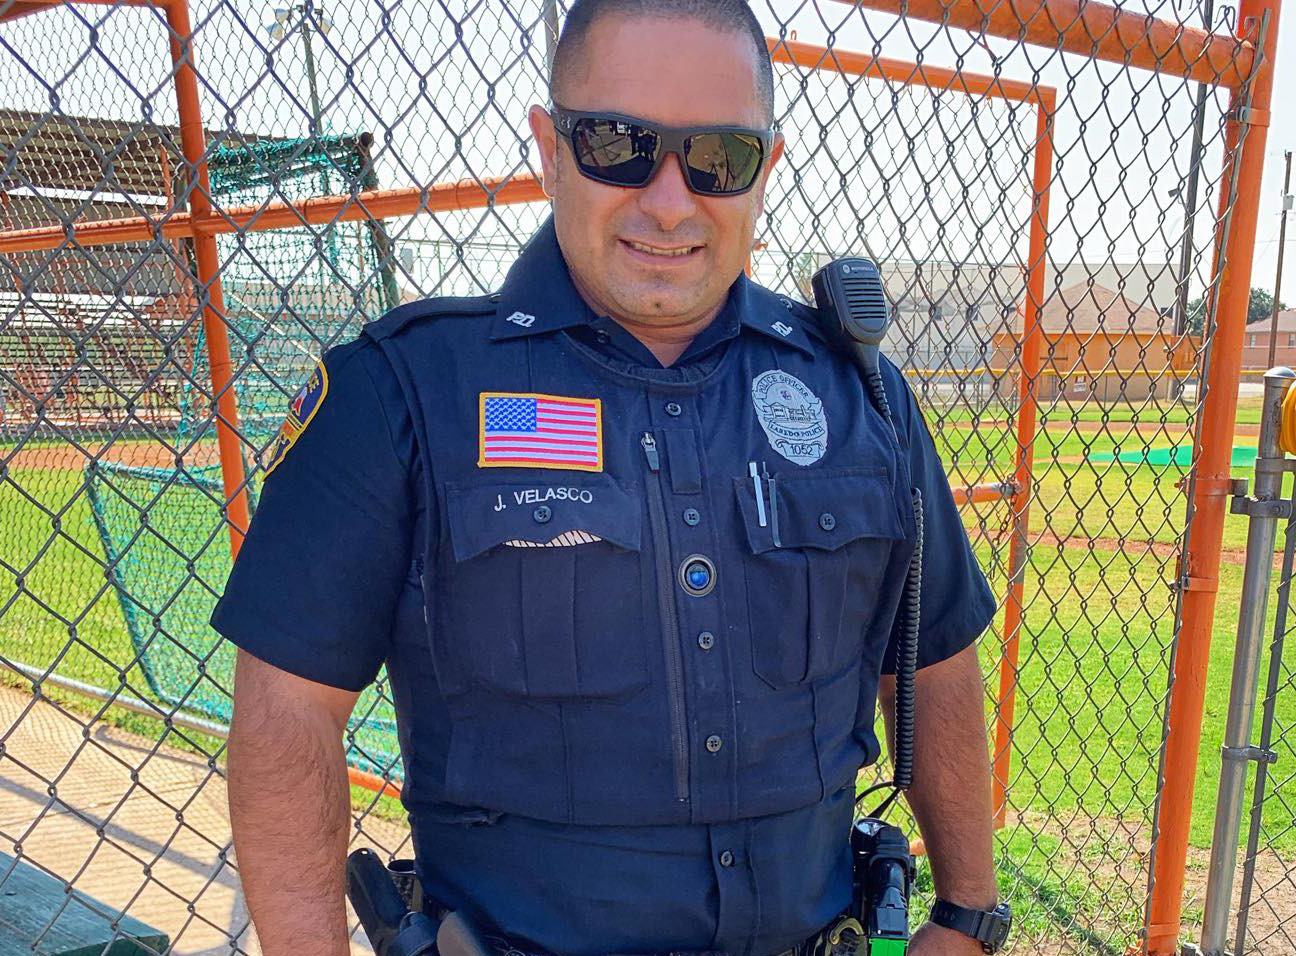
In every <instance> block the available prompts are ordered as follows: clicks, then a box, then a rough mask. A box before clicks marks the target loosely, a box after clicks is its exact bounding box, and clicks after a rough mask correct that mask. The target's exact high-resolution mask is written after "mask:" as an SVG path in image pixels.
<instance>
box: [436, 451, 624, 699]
mask: <svg viewBox="0 0 1296 956" xmlns="http://www.w3.org/2000/svg"><path fill="white" fill-rule="evenodd" d="M446 511H447V518H448V522H447V523H448V526H449V535H450V543H451V547H452V552H453V558H454V560H453V562H443V567H441V568H439V569H438V570H439V572H440V573H441V574H442V575H443V582H442V585H441V587H440V588H439V589H438V590H439V601H440V605H441V607H442V608H443V609H444V618H443V621H444V625H445V626H443V627H439V628H437V631H436V635H435V637H434V640H433V651H434V653H435V655H436V657H437V659H438V668H439V672H440V673H441V674H442V675H443V680H445V684H446V688H447V690H448V691H451V692H453V691H455V690H456V689H457V690H459V691H461V692H463V691H466V690H467V689H468V688H469V687H471V686H479V687H486V688H489V689H491V690H493V691H496V692H500V693H504V694H508V695H513V696H520V697H533V698H567V697H614V696H618V695H622V694H628V693H630V692H633V691H635V690H637V689H639V688H641V687H643V686H645V685H646V684H647V682H648V669H647V663H646V662H647V657H646V652H645V648H644V643H645V642H644V633H643V596H642V594H643V588H642V576H641V567H640V526H641V524H642V501H641V497H640V496H639V495H638V494H636V493H633V492H632V491H630V490H628V489H626V488H624V487H622V486H621V485H620V484H619V483H618V482H617V481H616V479H614V478H612V477H611V476H610V475H606V474H598V475H581V476H578V477H572V478H562V479H554V480H552V481H546V480H545V479H543V478H542V479H540V480H538V481H492V482H489V483H484V484H480V485H477V484H474V485H459V486H455V485H447V487H446ZM444 565H449V566H444ZM447 678H448V679H447Z"/></svg>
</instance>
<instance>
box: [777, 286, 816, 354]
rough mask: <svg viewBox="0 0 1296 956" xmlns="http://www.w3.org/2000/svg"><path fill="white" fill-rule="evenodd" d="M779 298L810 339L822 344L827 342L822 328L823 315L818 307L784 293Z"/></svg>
mask: <svg viewBox="0 0 1296 956" xmlns="http://www.w3.org/2000/svg"><path fill="white" fill-rule="evenodd" d="M779 298H780V299H781V300H782V301H783V307H784V308H785V309H787V310H788V311H789V312H791V313H792V314H793V315H795V316H796V317H797V319H799V320H800V322H801V325H802V327H803V328H805V330H806V333H807V334H808V335H809V336H810V337H811V338H812V339H814V340H815V341H817V342H819V343H820V344H823V345H827V344H828V335H827V333H826V332H824V328H823V316H822V315H821V314H820V312H819V310H818V309H816V308H815V307H814V306H810V305H806V304H805V303H804V302H798V301H796V300H795V299H790V298H788V297H787V296H785V295H781V296H779Z"/></svg>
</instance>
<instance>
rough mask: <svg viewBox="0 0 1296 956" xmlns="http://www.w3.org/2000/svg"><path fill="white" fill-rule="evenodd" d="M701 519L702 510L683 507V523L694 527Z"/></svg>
mask: <svg viewBox="0 0 1296 956" xmlns="http://www.w3.org/2000/svg"><path fill="white" fill-rule="evenodd" d="M701 520H702V512H700V511H698V510H697V509H696V508H685V509H684V523H685V524H686V525H688V526H689V527H690V528H692V527H694V526H695V525H696V524H697V523H698V522H699V521H701Z"/></svg>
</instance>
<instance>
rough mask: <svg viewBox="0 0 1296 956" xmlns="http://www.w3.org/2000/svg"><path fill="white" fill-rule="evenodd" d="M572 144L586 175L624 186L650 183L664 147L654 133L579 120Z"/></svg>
mask: <svg viewBox="0 0 1296 956" xmlns="http://www.w3.org/2000/svg"><path fill="white" fill-rule="evenodd" d="M572 140H573V145H574V146H575V150H574V151H575V154H576V162H577V163H578V164H580V167H581V171H582V172H584V173H585V174H586V175H588V176H593V177H595V178H597V179H602V180H605V181H608V182H613V183H617V184H620V185H624V186H639V185H642V184H643V183H646V182H647V181H648V177H649V176H651V175H652V171H653V166H654V165H655V164H656V162H657V151H658V149H659V148H660V146H661V140H660V138H659V137H658V136H657V134H656V133H654V132H653V131H652V130H651V129H648V128H646V127H643V126H639V125H638V124H636V123H625V122H622V121H620V120H603V119H582V120H579V121H578V122H577V123H576V128H575V130H574V132H573V136H572Z"/></svg>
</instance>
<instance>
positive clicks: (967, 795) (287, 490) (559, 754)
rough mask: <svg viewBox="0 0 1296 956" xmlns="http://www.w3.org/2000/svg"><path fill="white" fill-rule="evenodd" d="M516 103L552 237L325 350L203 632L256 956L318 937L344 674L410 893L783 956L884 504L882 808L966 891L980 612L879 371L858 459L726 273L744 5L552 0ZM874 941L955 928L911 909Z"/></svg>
mask: <svg viewBox="0 0 1296 956" xmlns="http://www.w3.org/2000/svg"><path fill="white" fill-rule="evenodd" d="M551 93H552V97H553V104H552V106H551V107H550V108H542V107H539V106H537V107H533V108H532V110H531V113H530V124H531V128H532V131H533V133H534V135H535V139H536V143H537V146H538V149H539V155H540V159H541V162H542V164H543V173H544V183H545V189H546V192H547V193H548V194H549V195H550V196H551V198H552V200H553V216H552V218H551V219H550V220H549V221H548V222H546V223H545V224H544V225H543V227H542V228H541V229H540V231H539V232H538V233H537V234H536V235H535V236H534V237H533V238H532V239H531V241H530V243H529V244H528V245H527V247H526V248H525V249H524V251H523V252H522V254H521V256H520V257H519V259H518V260H517V262H516V264H515V265H514V266H513V267H512V269H511V270H510V272H509V273H508V276H507V279H506V280H505V282H504V285H503V288H502V289H501V290H500V292H499V293H498V294H495V295H489V296H482V297H479V298H466V299H431V300H425V301H420V302H415V303H411V304H408V305H405V306H402V307H401V308H398V309H396V310H395V311H393V312H391V313H389V314H388V315H387V316H385V317H384V318H382V319H380V320H379V321H376V322H373V323H371V324H369V325H368V326H366V327H365V329H364V331H363V334H362V335H361V336H360V337H359V338H357V339H356V340H355V341H353V342H350V343H348V344H345V345H341V346H338V347H336V348H333V349H330V350H329V351H328V353H327V354H326V355H325V357H324V360H323V362H322V363H321V365H320V367H319V368H318V369H317V370H316V373H315V374H314V375H313V376H312V378H311V380H310V381H309V382H308V383H307V384H306V385H305V386H304V387H303V389H302V391H301V393H299V395H298V396H297V398H296V399H295V400H294V403H293V407H292V410H291V412H290V414H289V416H288V419H287V421H286V423H285V425H284V428H283V431H282V432H281V434H280V437H279V440H278V441H277V442H276V443H275V445H274V447H273V452H272V461H271V463H270V465H269V467H268V469H267V475H266V478H265V484H264V490H263V494H262V497H261V501H260V507H259V508H258V511H257V514H256V518H255V520H254V521H253V523H252V526H251V528H250V531H249V534H248V536H247V539H246V541H245V543H244V546H243V549H242V552H241V554H240V557H239V560H238V561H237V563H236V565H235V567H234V570H233V573H232V575H231V577H230V579H229V583H228V586H227V588H226V591H225V593H224V596H223V598H222V600H221V601H220V603H219V605H218V607H217V609H216V612H215V614H214V615H213V619H212V620H213V625H214V626H215V627H216V629H217V630H218V631H220V632H221V633H222V634H224V635H225V636H226V637H228V638H229V639H230V640H231V641H233V642H234V643H235V644H237V645H238V647H239V648H240V651H239V654H238V665H237V674H236V683H235V694H234V711H235V712H234V720H233V731H232V736H231V738H230V753H229V794H230V807H231V815H232V821H233V827H234V842H235V848H236V851H237V858H238V865H239V872H240V876H241V878H242V882H243V886H244V890H245V893H246V898H247V903H248V906H249V909H250V911H251V913H252V916H253V918H254V920H255V924H256V928H257V931H258V935H259V938H260V941H261V944H262V946H263V949H264V952H265V953H267V956H289V954H300V953H311V954H312V956H337V954H342V953H345V952H347V927H346V926H345V911H344V904H343V861H344V857H345V853H346V847H347V841H348V836H349V833H350V830H349V827H348V823H349V804H348V793H347V783H346V781H347V777H346V773H345V766H344V760H343V747H342V736H343V731H344V728H345V725H346V721H347V719H348V717H349V715H350V714H351V710H352V707H353V705H354V703H355V701H356V697H357V693H358V692H359V691H360V690H361V689H362V688H364V687H365V686H366V685H367V684H369V683H370V682H371V681H372V680H373V678H374V676H375V675H376V673H377V672H378V669H379V667H380V666H381V665H382V664H383V663H384V662H386V664H387V667H388V673H389V674H390V680H391V692H392V695H393V697H394V700H395V705H396V713H397V717H398V725H399V737H400V745H401V750H402V754H403V760H404V766H405V772H406V776H405V783H404V788H403V794H402V798H403V801H404V804H405V807H406V808H407V810H408V812H409V816H410V822H411V825H412V832H413V839H414V847H415V850H416V855H417V862H418V872H419V874H420V877H421V879H422V881H423V883H424V885H425V887H426V890H427V892H428V893H429V894H430V895H431V896H433V897H435V898H436V899H438V900H439V901H440V902H441V903H443V904H444V905H446V906H449V907H453V908H455V909H461V910H463V911H465V912H466V913H468V914H470V915H472V916H473V917H475V918H476V920H477V921H478V922H479V923H480V924H482V925H485V926H488V927H490V928H491V929H492V930H494V931H496V932H498V933H500V934H502V935H503V936H505V937H507V938H508V939H509V940H510V941H512V942H513V943H514V944H515V945H516V946H518V947H519V948H522V949H524V950H529V951H533V952H540V951H547V952H552V953H558V954H571V956H596V954H607V953H665V952H668V951H699V952H700V951H723V952H726V953H730V954H735V956H738V954H741V956H765V954H774V953H780V952H783V951H788V950H793V951H800V952H804V951H805V946H804V944H805V943H806V941H807V940H813V939H814V938H815V936H816V934H817V933H818V932H819V931H820V930H821V929H823V928H824V927H825V926H827V925H830V924H831V923H832V922H833V921H834V919H835V918H836V917H837V916H838V915H839V914H841V913H842V912H843V910H845V909H846V907H847V905H848V903H849V897H850V883H851V860H850V855H849V850H848V845H847V834H848V831H849V827H850V823H851V819H852V804H853V796H854V792H855V791H854V786H855V779H856V776H857V773H858V771H859V769H860V768H861V767H862V766H865V765H867V764H870V763H872V762H874V761H876V760H877V759H878V757H879V755H880V749H881V748H880V746H879V743H878V741H877V739H876V737H875V735H874V730H873V727H874V713H875V701H876V700H877V699H878V698H880V699H881V702H882V704H883V710H884V712H885V713H890V711H891V708H892V695H893V690H894V679H893V678H892V677H890V676H889V675H890V674H891V673H892V672H893V665H894V658H895V643H896V635H897V633H898V629H897V627H896V624H895V620H896V616H897V615H896V609H897V605H898V602H899V599H900V593H901V587H902V583H903V580H904V576H905V569H906V567H907V565H908V563H909V556H910V554H911V551H912V548H913V542H914V534H915V532H914V527H915V525H914V519H913V514H912V509H911V504H910V496H909V489H910V487H911V486H916V487H918V488H920V489H921V490H922V493H923V497H924V500H925V505H926V507H925V511H926V537H925V540H926V550H925V556H924V564H923V582H924V590H923V603H922V614H921V623H922V630H921V645H920V658H919V667H920V670H919V672H918V681H917V686H918V709H917V714H918V720H917V762H916V767H917V770H916V779H915V783H914V786H913V788H912V790H911V791H910V792H909V794H908V799H909V803H910V805H911V806H912V808H913V811H914V813H915V816H916V818H917V820H918V823H919V826H920V828H921V831H922V836H923V838H924V840H925V842H926V847H927V852H928V854H929V858H930V861H931V867H932V873H933V876H934V879H935V886H936V890H937V893H938V895H939V896H940V897H942V898H944V899H945V900H947V901H948V902H949V903H951V904H953V905H955V906H957V907H963V908H965V909H966V910H968V911H976V910H980V911H985V910H990V909H991V908H992V907H993V906H994V905H995V903H996V888H995V879H994V873H993V864H992V857H991V808H990V795H989V789H990V788H989V768H988V760H987V753H986V751H987V747H986V735H985V726H984V716H983V711H982V684H981V679H980V672H979V670H978V667H977V661H976V654H975V649H974V647H973V644H974V642H975V641H976V639H977V638H978V636H979V635H980V634H981V632H982V631H983V630H984V628H985V627H986V625H987V623H988V622H989V621H990V619H991V616H992V613H993V610H994V605H995V602H994V600H993V598H992V595H991V593H990V591H989V589H988V588H987V586H986V582H985V580H984V578H983V577H982V574H981V572H980V571H979V570H978V568H977V564H976V562H975V560H974V558H973V555H972V553H971V550H970V548H969V545H968V541H967V537H966V535H965V533H964V530H963V527H962V524H961V523H960V520H959V517H958V515H957V513H956V511H955V507H954V502H953V499H952V496H951V493H950V489H949V485H948V482H947V480H946V477H945V474H944V471H943V469H942V465H941V462H940V461H939V460H938V458H937V455H936V452H935V449H934V447H933V444H932V441H931V438H930V436H929V434H928V431H927V429H926V427H925V425H924V423H923V419H922V416H921V414H920V412H919V410H918V408H917V407H916V405H915V402H914V399H913V396H912V394H911V393H910V391H909V390H908V388H907V386H906V385H905V384H904V381H903V379H902V378H901V376H900V375H899V373H898V372H897V371H896V369H895V367H894V366H892V365H890V364H885V365H884V373H885V384H886V387H887V390H888V393H889V396H890V405H891V408H892V409H893V415H894V417H895V422H896V426H897V430H898V441H897V437H896V435H895V434H893V432H892V430H891V429H890V428H889V427H888V426H887V424H886V423H885V421H884V420H883V419H882V418H881V416H880V415H879V413H878V412H877V410H876V409H875V408H874V406H873V404H872V403H871V402H870V401H869V399H868V397H867V396H866V393H865V390H864V387H863V385H862V383H861V379H860V375H859V373H858V372H857V370H856V369H855V368H854V367H853V366H852V365H851V363H850V362H849V361H847V360H846V358H845V357H843V355H842V354H840V353H839V352H837V351H834V350H833V349H831V348H830V347H829V346H828V344H827V343H826V342H825V340H824V339H823V337H822V336H821V333H820V332H819V331H818V327H817V325H816V322H815V321H814V316H813V314H812V313H811V312H810V311H809V310H808V309H806V308H804V307H802V306H800V305H799V304H795V303H792V302H790V301H788V300H787V299H784V298H782V297H780V296H777V295H774V294H772V293H770V292H768V291H766V290H765V289H763V288H761V287H759V286H758V285H756V284H754V283H752V282H751V281H749V280H748V279H747V278H746V277H745V276H744V275H743V266H744V263H745V261H746V258H747V255H748V250H749V249H750V248H751V246H752V239H753V233H754V229H755V224H756V220H757V217H758V216H759V215H760V214H761V212H762V203H763V197H764V189H765V184H766V180H767V178H768V176H769V175H770V172H771V170H772V169H773V167H774V166H775V164H776V163H777V161H778V159H779V157H780V155H781V153H782V151H783V142H782V140H781V138H780V137H779V136H778V135H776V134H774V133H772V132H771V125H772V118H773V79H772V68H771V64H770V59H769V56H768V54H767V52H766V49H765V45H764V42H763V40H762V31H761V28H760V27H759V25H758V24H757V21H756V19H755V18H754V17H753V16H752V14H751V12H750V11H749V10H748V8H747V6H746V4H745V3H743V2H742V0H577V2H576V3H574V4H573V5H572V7H571V10H570V14H569V17H568V20H567V23H566V27H565V30H564V33H563V36H562V38H561V41H560V44H559V47H558V50H557V55H556V61H555V65H554V76H553V77H552V86H551ZM964 915H965V916H966V915H967V914H966V913H965V914H964ZM944 922H946V923H952V924H954V925H964V928H965V929H966V928H967V926H969V925H971V924H958V922H957V921H956V920H953V921H952V920H950V919H948V918H946V919H944ZM798 948H799V950H798ZM911 952H913V953H915V954H920V956H933V954H949V956H960V954H965V953H966V954H972V953H979V952H981V945H980V944H979V943H978V942H977V941H976V940H975V939H973V938H972V937H971V936H969V935H966V934H965V933H964V932H960V931H959V930H957V929H952V928H948V927H946V926H938V925H935V924H933V923H927V924H926V925H924V926H922V927H921V928H920V930H919V931H918V933H917V934H916V936H915V939H914V941H913V944H912V947H911Z"/></svg>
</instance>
